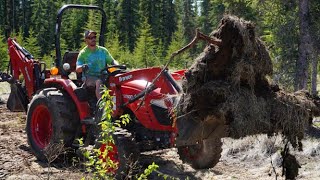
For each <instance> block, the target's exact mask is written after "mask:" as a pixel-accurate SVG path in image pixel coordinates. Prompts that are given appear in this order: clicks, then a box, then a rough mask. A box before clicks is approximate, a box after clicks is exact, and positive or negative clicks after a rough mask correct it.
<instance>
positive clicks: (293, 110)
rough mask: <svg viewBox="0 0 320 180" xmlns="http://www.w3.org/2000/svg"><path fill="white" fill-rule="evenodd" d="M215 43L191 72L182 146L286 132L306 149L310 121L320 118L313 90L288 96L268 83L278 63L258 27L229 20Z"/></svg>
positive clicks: (181, 117)
mask: <svg viewBox="0 0 320 180" xmlns="http://www.w3.org/2000/svg"><path fill="white" fill-rule="evenodd" d="M210 37H212V38H215V39H219V40H221V45H219V46H217V45H213V44H209V45H207V46H206V47H205V49H204V51H203V52H202V53H201V54H200V55H199V56H198V57H197V58H196V59H195V61H194V63H193V64H192V66H191V67H190V68H189V69H188V70H187V71H186V75H185V79H184V80H183V82H182V88H183V94H182V97H181V99H180V102H179V106H178V108H177V109H178V120H177V125H178V129H179V137H178V142H180V145H183V144H188V143H190V144H192V143H196V142H199V141H201V140H203V139H210V138H211V136H212V135H213V134H214V135H215V136H217V133H214V132H215V131H217V129H219V127H221V126H226V127H227V128H226V131H225V132H223V133H222V134H221V133H220V135H218V136H221V137H222V136H229V137H233V138H239V137H244V136H247V135H252V134H259V133H268V134H273V133H278V132H280V133H282V134H283V135H284V136H285V137H286V138H287V139H288V140H289V141H290V142H291V144H292V145H293V147H300V148H301V143H300V141H301V139H302V138H303V136H304V130H305V128H306V126H308V123H309V121H310V119H311V118H312V117H313V116H314V115H318V114H319V110H318V107H317V106H316V104H315V101H314V100H313V99H312V97H311V96H310V95H309V94H308V93H307V92H303V91H300V92H296V93H288V92H285V91H283V90H281V89H280V88H279V87H278V86H276V85H272V84H271V83H269V81H268V76H270V75H272V61H271V58H270V56H269V53H268V51H267V49H266V47H265V45H264V44H263V42H262V41H261V40H260V39H259V38H258V37H257V36H256V34H255V26H254V24H253V23H251V22H249V21H245V20H242V19H240V18H237V17H234V16H225V17H224V18H223V19H222V20H221V22H220V25H219V26H218V29H217V30H215V31H213V32H212V33H211V34H210Z"/></svg>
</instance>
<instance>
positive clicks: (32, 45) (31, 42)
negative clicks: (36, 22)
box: [24, 29, 41, 58]
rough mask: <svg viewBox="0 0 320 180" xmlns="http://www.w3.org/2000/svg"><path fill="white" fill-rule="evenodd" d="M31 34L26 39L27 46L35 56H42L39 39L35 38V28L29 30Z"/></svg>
mask: <svg viewBox="0 0 320 180" xmlns="http://www.w3.org/2000/svg"><path fill="white" fill-rule="evenodd" d="M29 34H30V36H29V37H28V38H26V40H25V43H24V44H25V47H26V48H27V50H28V51H29V52H30V53H31V54H32V55H33V57H35V58H40V54H41V51H40V47H39V45H38V43H37V39H36V38H35V36H34V35H35V32H34V31H33V29H30V31H29Z"/></svg>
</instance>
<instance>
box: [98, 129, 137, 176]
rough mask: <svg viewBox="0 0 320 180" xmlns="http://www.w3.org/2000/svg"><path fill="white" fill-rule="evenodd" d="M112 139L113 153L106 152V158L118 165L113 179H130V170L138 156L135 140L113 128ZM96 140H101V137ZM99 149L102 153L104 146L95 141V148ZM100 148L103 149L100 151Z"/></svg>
mask: <svg viewBox="0 0 320 180" xmlns="http://www.w3.org/2000/svg"><path fill="white" fill-rule="evenodd" d="M112 137H113V140H114V144H113V145H112V146H113V151H112V152H108V156H109V158H110V159H111V160H112V161H114V162H116V163H118V168H117V169H116V170H114V178H115V179H130V178H132V177H131V176H132V170H133V169H132V168H134V166H135V164H136V162H137V161H138V159H139V155H140V152H139V149H138V147H137V145H136V142H135V139H134V138H133V136H132V134H131V133H130V132H128V131H127V130H126V129H122V128H119V127H116V128H115V132H114V133H113V134H112ZM98 139H100V140H101V136H100V137H99V138H98ZM99 147H100V150H101V151H102V152H103V151H104V150H105V147H106V146H105V144H101V142H100V141H97V142H96V145H95V148H96V149H97V148H99ZM101 147H103V148H102V149H101Z"/></svg>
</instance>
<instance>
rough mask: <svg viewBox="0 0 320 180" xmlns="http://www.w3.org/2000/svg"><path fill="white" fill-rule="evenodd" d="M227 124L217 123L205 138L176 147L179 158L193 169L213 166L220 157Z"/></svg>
mask: <svg viewBox="0 0 320 180" xmlns="http://www.w3.org/2000/svg"><path fill="white" fill-rule="evenodd" d="M226 129H227V126H225V125H218V126H217V127H216V128H215V130H214V131H213V132H212V133H211V134H210V135H209V136H208V137H207V138H206V139H202V140H201V141H199V142H198V144H195V145H186V146H180V147H178V154H179V156H180V159H181V160H182V161H183V162H185V163H188V164H190V165H191V167H192V168H194V169H208V168H212V167H214V166H215V165H216V164H217V163H218V162H219V159H220V157H221V152H222V142H221V138H222V137H225V133H226Z"/></svg>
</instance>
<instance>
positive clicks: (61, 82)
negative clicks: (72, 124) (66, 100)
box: [44, 78, 90, 120]
mask: <svg viewBox="0 0 320 180" xmlns="http://www.w3.org/2000/svg"><path fill="white" fill-rule="evenodd" d="M44 84H45V86H48V85H50V86H52V84H55V85H58V86H61V87H63V89H64V90H65V91H66V92H67V93H68V94H69V95H70V97H71V98H72V100H73V102H74V103H75V105H76V107H77V110H78V112H79V117H80V120H83V119H85V118H86V117H88V116H89V115H90V112H89V111H90V108H89V104H88V103H87V102H81V101H80V100H79V99H78V97H77V96H76V94H75V93H74V90H75V89H76V88H77V86H76V85H75V84H74V83H73V82H72V81H71V80H70V79H62V78H48V79H45V80H44Z"/></svg>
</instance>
